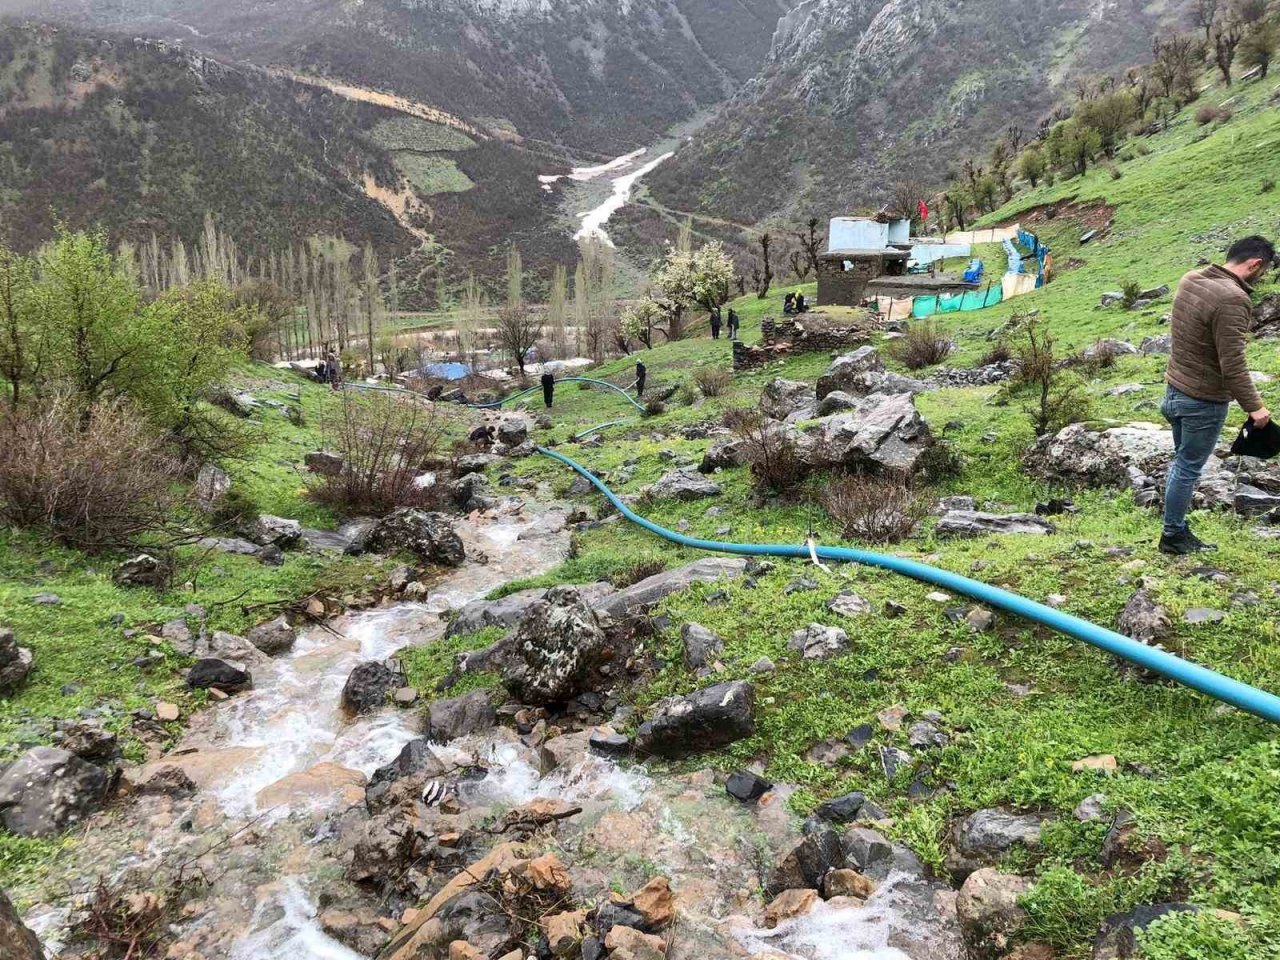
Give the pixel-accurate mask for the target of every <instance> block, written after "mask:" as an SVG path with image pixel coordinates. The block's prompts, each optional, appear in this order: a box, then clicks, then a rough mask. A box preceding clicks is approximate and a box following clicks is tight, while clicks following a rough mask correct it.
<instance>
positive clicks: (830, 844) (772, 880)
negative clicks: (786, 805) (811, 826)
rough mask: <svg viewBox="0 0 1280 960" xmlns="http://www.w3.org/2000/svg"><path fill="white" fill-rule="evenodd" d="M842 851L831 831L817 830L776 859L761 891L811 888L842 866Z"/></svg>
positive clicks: (837, 836)
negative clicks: (763, 889)
mask: <svg viewBox="0 0 1280 960" xmlns="http://www.w3.org/2000/svg"><path fill="white" fill-rule="evenodd" d="M845 862H846V852H845V849H844V845H843V844H842V843H841V840H840V834H839V833H838V832H837V831H835V830H817V831H815V832H813V833H810V834H808V835H806V836H804V837H802V838H801V839H800V840H797V841H796V842H795V844H794V845H793V846H792V847H791V849H790V850H788V851H787V852H786V853H785V854H783V855H782V857H781V858H780V859H779V860H778V862H777V864H776V865H775V866H774V868H773V872H772V873H770V874H769V878H768V882H767V884H766V885H765V893H766V894H768V895H769V896H771V897H772V896H777V895H778V894H779V893H781V892H782V891H783V890H796V889H804V888H806V887H810V888H813V889H815V890H817V889H820V888H821V887H822V881H823V878H824V877H826V875H827V873H828V872H830V871H831V870H840V869H843V868H844V867H845Z"/></svg>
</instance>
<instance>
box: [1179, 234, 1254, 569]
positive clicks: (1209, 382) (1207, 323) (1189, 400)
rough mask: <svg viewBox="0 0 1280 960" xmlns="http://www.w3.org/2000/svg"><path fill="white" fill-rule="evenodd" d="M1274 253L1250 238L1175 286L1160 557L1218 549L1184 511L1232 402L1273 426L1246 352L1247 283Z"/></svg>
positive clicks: (1250, 316) (1249, 314) (1249, 305)
mask: <svg viewBox="0 0 1280 960" xmlns="http://www.w3.org/2000/svg"><path fill="white" fill-rule="evenodd" d="M1275 255H1276V251H1275V246H1274V245H1273V244H1272V243H1271V242H1270V241H1269V240H1267V239H1266V238H1265V237H1259V236H1252V237H1245V238H1244V239H1243V240H1237V241H1236V242H1235V243H1233V244H1232V245H1231V248H1230V249H1229V250H1228V251H1227V262H1226V264H1225V265H1224V266H1218V265H1217V264H1210V265H1209V266H1207V267H1204V268H1203V269H1201V270H1192V271H1191V272H1190V273H1188V274H1187V275H1186V276H1184V277H1183V278H1182V280H1181V281H1179V283H1178V292H1177V294H1175V296H1174V298H1173V314H1172V316H1171V318H1170V332H1171V333H1172V337H1173V343H1172V345H1171V347H1170V350H1169V366H1168V369H1167V370H1166V372H1165V377H1164V379H1165V383H1167V384H1168V386H1167V388H1166V390H1165V395H1164V402H1163V403H1161V405H1160V412H1161V413H1162V414H1164V418H1165V419H1166V420H1168V421H1169V423H1170V424H1172V426H1173V448H1174V460H1173V465H1172V466H1171V467H1170V468H1169V479H1168V482H1167V484H1166V486H1165V493H1164V527H1163V529H1162V530H1161V533H1160V552H1161V553H1168V554H1173V555H1180V554H1187V553H1193V552H1195V551H1197V550H1206V549H1212V547H1213V545H1212V544H1207V543H1205V542H1204V541H1202V540H1200V539H1199V538H1198V537H1197V536H1196V535H1195V534H1194V533H1192V532H1191V528H1190V527H1188V526H1187V511H1188V510H1189V509H1190V507H1191V496H1192V494H1193V493H1194V492H1195V489H1196V483H1197V482H1198V481H1199V480H1200V474H1201V472H1202V471H1203V470H1204V465H1205V463H1206V461H1208V459H1209V456H1210V455H1211V454H1212V453H1213V448H1214V447H1215V446H1216V445H1217V443H1218V439H1219V437H1220V436H1221V434H1222V425H1223V423H1225V422H1226V419H1227V411H1228V410H1229V409H1230V406H1231V401H1232V400H1235V402H1236V403H1238V404H1240V406H1241V407H1242V408H1244V411H1245V412H1246V413H1247V414H1248V415H1249V419H1250V420H1252V421H1253V422H1254V423H1255V424H1256V425H1257V426H1259V427H1265V426H1266V425H1267V424H1268V423H1269V422H1270V420H1271V411H1270V410H1268V409H1267V408H1266V406H1265V405H1264V404H1263V402H1262V397H1261V396H1259V394H1258V388H1257V387H1255V386H1254V384H1253V378H1251V377H1250V376H1249V366H1248V364H1247V362H1246V360H1245V346H1246V344H1247V342H1248V333H1249V328H1250V326H1251V325H1252V323H1253V302H1252V301H1251V300H1250V299H1249V293H1250V291H1251V290H1252V287H1251V286H1250V284H1252V283H1254V282H1256V281H1257V280H1258V279H1259V278H1260V277H1261V276H1262V275H1263V273H1265V272H1266V270H1267V268H1268V267H1269V266H1271V264H1272V262H1273V261H1274V260H1275Z"/></svg>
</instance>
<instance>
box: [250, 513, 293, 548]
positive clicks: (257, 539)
mask: <svg viewBox="0 0 1280 960" xmlns="http://www.w3.org/2000/svg"><path fill="white" fill-rule="evenodd" d="M249 539H251V540H252V541H253V542H254V543H257V544H261V545H262V546H264V547H265V546H275V547H279V548H280V549H281V550H287V549H288V548H289V547H292V546H293V545H294V544H295V543H297V542H298V541H299V540H301V539H302V524H300V523H299V522H298V521H297V520H287V519H285V518H284V517H273V516H272V515H271V514H269V513H264V514H263V515H262V516H260V517H258V519H257V520H255V521H254V523H253V530H252V533H251V535H250V538H249Z"/></svg>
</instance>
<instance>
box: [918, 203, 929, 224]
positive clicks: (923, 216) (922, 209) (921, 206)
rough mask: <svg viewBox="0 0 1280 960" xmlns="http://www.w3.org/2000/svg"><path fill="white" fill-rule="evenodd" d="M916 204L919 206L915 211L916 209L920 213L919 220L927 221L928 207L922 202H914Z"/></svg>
mask: <svg viewBox="0 0 1280 960" xmlns="http://www.w3.org/2000/svg"><path fill="white" fill-rule="evenodd" d="M916 203H918V204H919V206H918V207H917V209H918V210H919V212H920V219H921V220H928V219H929V205H928V204H927V203H925V202H924V201H923V200H917V201H916Z"/></svg>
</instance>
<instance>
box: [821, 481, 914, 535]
mask: <svg viewBox="0 0 1280 960" xmlns="http://www.w3.org/2000/svg"><path fill="white" fill-rule="evenodd" d="M822 504H823V506H824V507H826V509H827V512H828V513H829V514H830V515H831V516H832V518H833V519H835V520H836V521H837V522H838V523H839V524H840V532H841V535H842V536H844V537H853V538H857V539H859V540H865V541H866V542H867V543H897V542H898V541H899V540H902V539H904V538H906V537H908V536H910V535H911V531H912V530H914V529H915V527H916V524H918V523H919V522H920V521H921V520H922V519H923V518H924V516H925V513H926V512H927V511H928V506H927V501H926V498H925V497H924V496H923V495H922V494H921V493H920V492H919V491H918V490H916V489H915V488H914V487H913V486H912V483H911V475H910V474H906V473H889V474H881V475H874V476H873V475H871V474H860V473H846V474H842V475H840V476H837V477H834V478H832V479H831V480H830V481H829V482H828V483H827V484H826V485H825V487H824V489H823V492H822Z"/></svg>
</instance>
